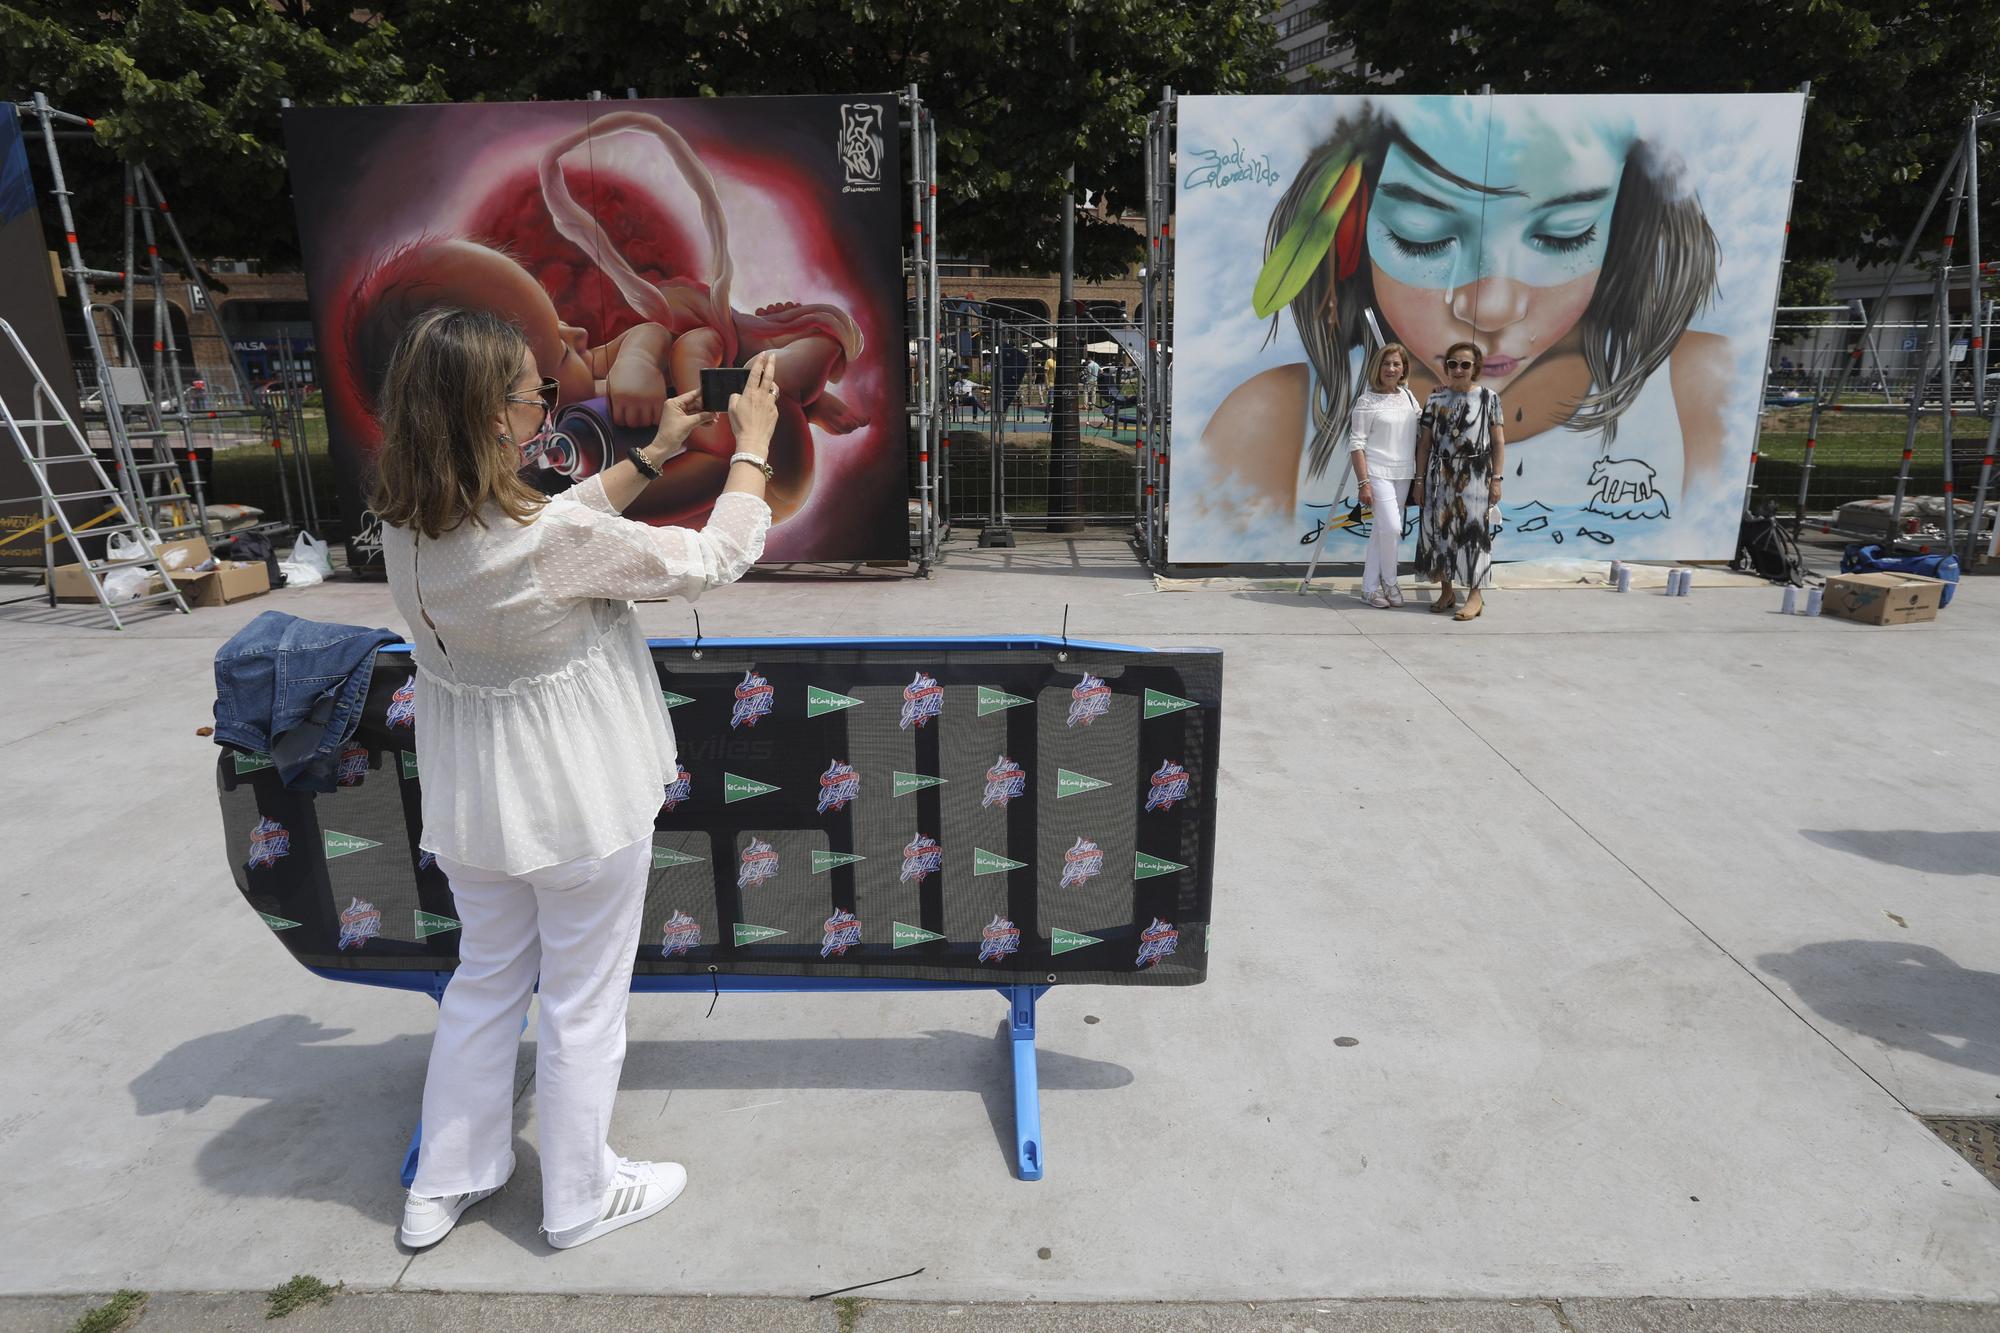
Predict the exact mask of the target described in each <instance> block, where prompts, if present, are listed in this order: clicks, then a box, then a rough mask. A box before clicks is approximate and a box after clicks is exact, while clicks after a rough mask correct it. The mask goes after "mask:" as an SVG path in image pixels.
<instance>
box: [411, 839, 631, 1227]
mask: <svg viewBox="0 0 2000 1333" xmlns="http://www.w3.org/2000/svg"><path fill="white" fill-rule="evenodd" d="M438 865H439V867H440V868H441V869H443V871H444V872H445V875H446V877H447V878H449V879H450V881H451V891H452V897H453V899H454V900H455V901H456V903H457V904H458V919H459V924H460V927H461V934H460V938H459V946H458V958H459V962H458V970H457V971H456V972H454V973H452V977H451V984H450V985H449V986H447V987H446V988H445V992H444V1000H443V1002H442V1003H441V1004H440V1005H439V1006H438V1026H437V1038H436V1040H435V1041H434V1042H433V1043H432V1044H431V1064H430V1072H429V1073H428V1074H427V1075H426V1077H425V1079H424V1137H423V1147H422V1150H421V1152H420V1153H419V1155H418V1157H417V1177H416V1180H415V1182H414V1183H413V1184H412V1185H411V1190H412V1192H413V1193H416V1194H420V1195H425V1196H427V1197H432V1198H436V1197H441V1196H443V1195H447V1194H464V1193H467V1192H468V1191H471V1190H483V1189H492V1188H493V1187H495V1186H497V1185H499V1184H500V1183H501V1182H503V1181H505V1180H506V1179H507V1176H508V1174H509V1173H510V1172H511V1171H512V1170H513V1169H514V1147H513V1145H514V1064H515V1057H516V1055H517V1054H518V1052H519V1050H520V1045H521V1019H522V1018H523V1017H524V1016H525V1015H526V1014H527V1012H528V999H529V996H530V995H531V994H532V993H533V991H534V989H535V980H536V977H537V976H539V977H540V978H541V997H542V1011H541V1027H540V1031H539V1035H538V1037H537V1049H536V1054H535V1106H536V1111H537V1114H538V1115H539V1118H540V1121H541V1153H542V1225H543V1226H544V1227H546V1228H547V1229H548V1230H550V1231H560V1230H563V1229H564V1228H566V1227H573V1226H577V1225H579V1224H580V1223H584V1222H589V1221H593V1220H595V1219H596V1217H597V1216H598V1214H599V1213H600V1212H601V1211H602V1209H603V1206H604V1194H605V1191H606V1190H608V1189H609V1188H610V1187H611V1179H612V1173H613V1172H614V1171H616V1170H617V1166H618V1156H617V1154H615V1153H613V1152H612V1151H611V1148H610V1146H609V1145H608V1144H607V1143H606V1141H605V1140H606V1136H607V1135H608V1134H609V1132H610V1129H611V1106H612V1102H613V1101H614V1100H615V1099H616V1097H617V1095H618V1076H619V1073H620V1072H621V1071H622V1070H623V1068H624V1065H625V1009H626V1006H627V1004H628V1002H629V1001H630V999H631V995H632V961H633V958H634V957H635V955H636V954H637V951H638V946H639V922H640V917H641V915H642V913H643V911H644V908H645V905H646V876H647V873H648V871H650V870H651V868H652V840H651V839H650V838H648V839H646V840H645V841H643V842H635V843H633V844H632V845H631V846H630V847H625V848H621V849H620V850H618V851H615V852H612V853H610V854H609V855H607V856H602V857H586V858H584V859H582V860H577V861H568V862H565V863H563V864H562V865H556V866H549V867H547V868H545V869H542V870H536V871H532V872H530V873H529V874H527V875H522V876H507V875H499V874H496V873H494V872H493V871H490V870H477V869H474V868H472V867H469V866H462V865H459V864H457V863H455V862H451V861H447V860H446V859H445V858H443V857H439V858H438Z"/></svg>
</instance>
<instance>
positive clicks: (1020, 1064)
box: [1000, 986, 1048, 1180]
mask: <svg viewBox="0 0 2000 1333" xmlns="http://www.w3.org/2000/svg"><path fill="white" fill-rule="evenodd" d="M1047 989H1048V987H1046V986H1006V987H1002V988H1001V991H1000V993H1001V994H1002V995H1005V996H1006V997H1007V1031H1008V1034H1009V1035H1010V1036H1011V1037H1013V1039H1014V1142H1015V1145H1016V1146H1015V1154H1016V1157H1015V1163H1016V1167H1017V1169H1018V1171H1019V1173H1020V1176H1021V1179H1023V1180H1040V1179H1041V1178H1042V1165H1043V1161H1042V1156H1043V1155H1042V1088H1041V1080H1040V1078H1039V1076H1038V1074H1037V1071H1036V1068H1035V1001H1036V1000H1037V999H1039V998H1041V994H1042V992H1043V991H1045V990H1047Z"/></svg>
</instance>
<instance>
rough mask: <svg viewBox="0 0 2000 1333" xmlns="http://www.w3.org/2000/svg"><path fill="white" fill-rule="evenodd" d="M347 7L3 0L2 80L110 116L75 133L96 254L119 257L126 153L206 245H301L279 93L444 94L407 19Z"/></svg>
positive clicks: (291, 250) (339, 98)
mask: <svg viewBox="0 0 2000 1333" xmlns="http://www.w3.org/2000/svg"><path fill="white" fill-rule="evenodd" d="M336 11H337V12H336ZM349 12H350V11H348V10H344V9H340V8H339V7H338V6H333V7H328V9H327V10H325V11H321V10H319V9H314V10H313V11H312V17H311V21H309V22H308V21H306V15H305V14H304V13H301V12H293V13H290V14H288V13H287V12H286V11H285V10H283V9H278V8H272V7H271V6H269V5H266V4H263V3H260V2H259V0H236V2H235V3H221V4H218V3H213V0H210V3H206V4H182V3H176V2H175V0H137V3H135V4H133V5H132V6H131V7H130V8H126V9H105V8H103V7H101V6H99V5H96V4H92V3H74V2H71V0H54V2H51V3H34V4H16V3H8V2H6V0H0V89H4V90H5V95H6V96H9V97H18V98H21V99H23V100H25V99H26V98H27V97H28V96H29V95H30V94H31V93H34V92H44V93H47V94H48V96H49V101H50V103H51V104H52V105H54V106H55V107H56V108H57V109H59V110H63V111H68V112H71V113H73V114H75V115H80V116H88V117H92V118H94V119H95V121H96V125H95V132H96V138H97V142H98V144H99V145H101V149H100V150H93V149H92V148H91V147H90V145H88V144H79V143H74V142H69V143H64V144H63V145H62V146H63V149H64V152H63V158H64V165H65V169H66V171H67V173H68V174H69V175H71V176H73V177H74V179H73V180H72V181H71V182H70V188H71V189H72V190H74V191H76V192H77V195H78V198H77V199H76V200H75V201H74V206H75V208H76V212H77V216H78V221H79V229H80V232H81V234H82V236H83V240H84V244H85V252H86V256H87V257H88V258H90V259H92V261H93V262H95V263H96V264H97V265H98V266H99V267H103V268H115V267H117V266H118V261H117V258H116V257H117V255H118V254H120V253H122V248H123V245H124V236H123V229H122V226H123V224H122V219H121V217H120V214H119V211H118V207H119V198H120V194H121V190H122V186H121V185H120V183H119V169H118V163H119V161H120V160H126V161H134V162H145V163H148V164H149V165H151V166H152V168H153V170H154V173H155V175H157V176H158V177H159V180H160V184H161V187H162V188H163V189H165V190H166V191H167V192H168V193H167V198H168V202H169V203H170V205H171V206H172V208H173V210H174V213H175V215H176V217H178V218H179V219H180V223H181V226H182V228H183V230H184V231H185V232H186V233H187V235H188V239H189V244H190V245H191V246H194V247H196V249H197V253H198V254H200V255H204V256H206V255H238V256H246V257H268V258H272V259H276V260H279V261H283V260H286V259H289V258H291V257H293V256H295V255H296V253H297V247H296V242H295V239H294V228H293V223H292V218H291V207H290V201H289V199H288V198H287V197H286V192H285V175H284V144H283V138H282V136H281V134H280V131H279V124H278V121H279V114H280V113H279V99H280V98H287V97H288V98H291V99H292V100H293V101H295V102H299V103H310V104H360V103H368V102H404V101H412V100H425V99H429V98H436V97H438V96H440V95H441V89H440V87H439V85H438V84H437V83H435V82H434V81H432V80H430V79H428V78H418V79H416V80H412V79H410V78H408V77H406V75H405V73H404V68H403V60H402V57H401V55H400V53H399V50H398V45H399V42H398V37H397V34H396V31H395V29H394V28H393V27H391V26H389V25H387V24H383V23H373V24H370V23H362V22H357V21H355V20H354V19H352V18H348V17H345V15H346V14H348V13H349ZM102 150H109V151H102ZM37 156H39V154H37ZM37 175H38V176H39V175H40V173H39V171H38V172H37ZM41 179H42V180H43V181H44V182H46V177H42V178H41Z"/></svg>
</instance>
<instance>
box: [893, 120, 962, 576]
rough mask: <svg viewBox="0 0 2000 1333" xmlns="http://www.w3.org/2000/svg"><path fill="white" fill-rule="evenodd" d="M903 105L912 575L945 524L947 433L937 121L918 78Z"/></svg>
mask: <svg viewBox="0 0 2000 1333" xmlns="http://www.w3.org/2000/svg"><path fill="white" fill-rule="evenodd" d="M898 100H899V101H900V102H901V103H902V107H903V120H902V124H901V126H900V128H901V129H902V130H904V131H905V132H907V133H908V134H909V136H910V138H909V153H910V165H909V171H908V175H909V184H910V240H909V248H908V250H907V251H906V252H905V254H904V260H903V272H904V274H905V277H906V278H907V281H908V287H907V290H908V291H909V293H910V300H909V304H908V309H909V311H910V314H911V317H912V318H911V325H910V327H909V328H908V329H907V330H905V333H906V336H907V337H908V339H909V341H910V342H912V343H914V344H915V345H916V347H917V357H916V364H915V367H914V368H913V370H912V372H911V374H910V377H909V383H908V386H907V390H906V392H907V395H908V405H907V409H906V410H907V412H908V416H909V423H910V428H909V429H910V448H911V452H912V455H913V457H914V458H915V460H916V485H915V492H916V495H915V508H916V513H915V515H914V518H915V522H914V523H913V525H912V527H911V531H910V557H911V559H912V560H913V561H914V562H915V563H916V566H917V573H919V574H922V575H927V574H929V573H930V570H931V567H932V566H933V565H934V564H936V562H937V558H938V545H939V542H940V540H941V539H942V535H943V530H944V520H943V512H944V507H943V505H942V504H940V502H939V500H940V487H941V485H942V479H943V475H944V469H945V458H944V454H945V450H947V449H949V448H950V447H951V441H950V438H949V436H947V435H944V434H942V433H941V431H940V426H941V425H942V420H943V414H942V411H941V408H942V406H943V403H942V393H941V390H940V386H939V384H938V375H937V357H936V354H935V352H934V350H933V349H935V348H936V347H937V345H938V342H939V339H940V337H941V335H940V334H939V332H938V326H939V321H940V318H941V309H940V305H939V298H938V263H937V195H938V187H937V122H936V120H935V119H934V118H933V117H932V115H931V113H930V111H929V110H928V109H927V108H926V107H925V106H924V101H923V98H922V96H921V95H920V94H919V92H918V90H917V85H916V84H914V83H913V84H911V85H910V86H909V87H907V88H905V89H904V90H903V91H902V92H901V93H900V94H899V95H898Z"/></svg>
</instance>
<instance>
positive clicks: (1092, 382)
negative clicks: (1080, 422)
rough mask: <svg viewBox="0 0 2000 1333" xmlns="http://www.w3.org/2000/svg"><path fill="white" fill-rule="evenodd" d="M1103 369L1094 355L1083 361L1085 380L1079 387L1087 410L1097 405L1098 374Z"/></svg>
mask: <svg viewBox="0 0 2000 1333" xmlns="http://www.w3.org/2000/svg"><path fill="white" fill-rule="evenodd" d="M1101 369H1102V367H1101V366H1099V365H1098V364H1097V358H1096V357H1092V358H1090V359H1089V360H1088V361H1086V362H1084V363H1083V380H1082V382H1081V383H1080V384H1079V386H1078V387H1079V388H1080V389H1081V390H1082V392H1083V408H1084V410H1085V411H1088V410H1090V409H1091V408H1093V407H1096V406H1097V376H1098V372H1099V371H1100V370H1101Z"/></svg>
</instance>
